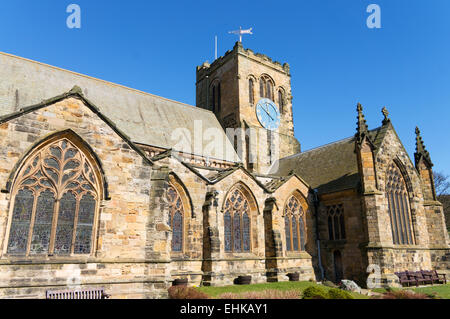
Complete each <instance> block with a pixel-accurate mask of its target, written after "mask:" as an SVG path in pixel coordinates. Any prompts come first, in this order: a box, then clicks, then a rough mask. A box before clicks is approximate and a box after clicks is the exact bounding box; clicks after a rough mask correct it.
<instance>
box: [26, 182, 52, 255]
mask: <svg viewBox="0 0 450 319" xmlns="http://www.w3.org/2000/svg"><path fill="white" fill-rule="evenodd" d="M54 206H55V194H54V193H53V192H52V191H50V190H48V189H47V190H45V191H43V192H42V193H41V194H40V195H39V197H38V200H37V204H36V218H35V222H34V227H33V236H32V239H31V247H30V254H43V253H45V254H47V253H48V248H49V245H50V232H51V229H52V220H53V211H54Z"/></svg>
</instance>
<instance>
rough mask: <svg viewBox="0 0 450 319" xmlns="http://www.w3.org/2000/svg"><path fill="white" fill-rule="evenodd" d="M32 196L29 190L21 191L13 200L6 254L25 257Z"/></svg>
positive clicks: (32, 201)
mask: <svg viewBox="0 0 450 319" xmlns="http://www.w3.org/2000/svg"><path fill="white" fill-rule="evenodd" d="M33 204H34V195H33V192H32V191H31V190H28V189H21V190H20V191H19V192H18V193H17V195H16V198H15V200H14V209H13V217H12V223H11V230H10V234H9V243H8V253H9V254H13V255H25V254H26V252H27V243H28V232H29V230H30V222H31V214H32V212H33Z"/></svg>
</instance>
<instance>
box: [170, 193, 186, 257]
mask: <svg viewBox="0 0 450 319" xmlns="http://www.w3.org/2000/svg"><path fill="white" fill-rule="evenodd" d="M167 199H168V201H169V218H170V227H171V228H172V251H176V252H181V251H183V241H184V238H183V236H184V231H183V230H184V226H183V225H184V223H183V218H184V206H183V201H182V199H181V196H180V194H179V193H178V191H177V190H176V189H175V187H173V186H172V185H170V186H169V187H168V189H167Z"/></svg>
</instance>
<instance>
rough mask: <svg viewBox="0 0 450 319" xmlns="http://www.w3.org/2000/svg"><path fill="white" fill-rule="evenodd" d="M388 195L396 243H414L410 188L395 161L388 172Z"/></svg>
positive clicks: (393, 237)
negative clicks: (407, 187) (409, 196)
mask: <svg viewBox="0 0 450 319" xmlns="http://www.w3.org/2000/svg"><path fill="white" fill-rule="evenodd" d="M386 197H387V199H388V205H389V216H390V219H391V228H392V239H393V242H394V244H399V245H414V233H413V228H412V224H411V213H410V208H409V199H408V190H407V189H406V183H405V179H404V178H403V175H402V173H401V172H400V169H399V168H398V166H397V165H396V164H395V163H392V164H391V165H390V166H389V169H388V171H387V173H386Z"/></svg>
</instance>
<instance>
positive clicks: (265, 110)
mask: <svg viewBox="0 0 450 319" xmlns="http://www.w3.org/2000/svg"><path fill="white" fill-rule="evenodd" d="M263 110H264V112H266V113H267V115H269V117H270V118H271V119H272V121H273V117H272V116H270V114H269V111H268V110H267V105H266V108H263Z"/></svg>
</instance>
